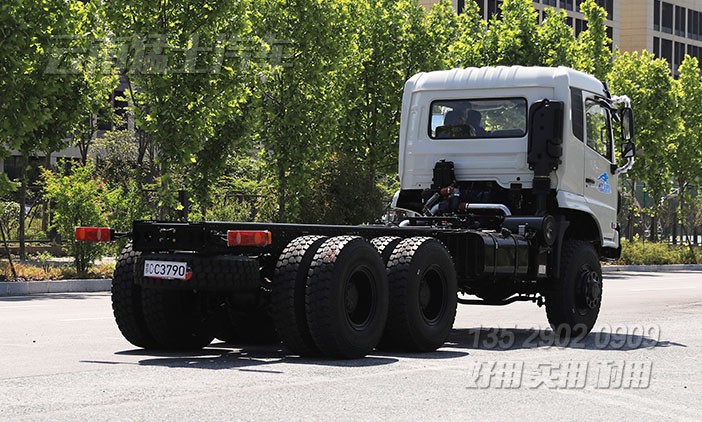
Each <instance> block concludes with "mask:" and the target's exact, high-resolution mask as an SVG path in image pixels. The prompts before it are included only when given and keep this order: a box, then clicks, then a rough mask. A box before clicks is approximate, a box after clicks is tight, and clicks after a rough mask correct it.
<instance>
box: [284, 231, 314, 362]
mask: <svg viewBox="0 0 702 422" xmlns="http://www.w3.org/2000/svg"><path fill="white" fill-rule="evenodd" d="M326 240H327V238H326V237H325V236H302V237H298V238H297V239H294V240H293V241H292V242H290V243H289V244H288V245H287V246H286V247H285V249H284V250H283V252H282V253H281V254H280V258H279V259H278V262H277V264H276V269H275V275H274V277H273V285H272V295H271V307H272V317H273V322H274V324H275V327H276V330H277V331H278V335H279V336H280V338H281V340H282V341H283V346H285V348H286V349H287V350H288V351H290V352H292V353H294V354H297V355H300V356H318V355H320V351H319V348H317V345H316V344H315V343H314V340H313V339H312V335H311V334H310V329H309V326H308V325H307V314H306V312H305V284H306V282H307V273H308V271H309V269H310V265H311V264H312V260H313V258H314V256H315V253H317V248H319V246H320V245H321V244H322V243H324V241H326Z"/></svg>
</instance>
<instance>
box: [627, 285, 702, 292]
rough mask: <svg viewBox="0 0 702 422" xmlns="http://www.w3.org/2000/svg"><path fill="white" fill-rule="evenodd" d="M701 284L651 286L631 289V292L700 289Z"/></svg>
mask: <svg viewBox="0 0 702 422" xmlns="http://www.w3.org/2000/svg"><path fill="white" fill-rule="evenodd" d="M698 288H699V286H685V287H649V288H647V289H631V290H628V291H630V292H662V291H669V290H692V289H698Z"/></svg>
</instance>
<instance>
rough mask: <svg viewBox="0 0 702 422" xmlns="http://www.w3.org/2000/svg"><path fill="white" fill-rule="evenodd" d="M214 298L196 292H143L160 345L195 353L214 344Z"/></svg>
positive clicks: (151, 327)
mask: <svg viewBox="0 0 702 422" xmlns="http://www.w3.org/2000/svg"><path fill="white" fill-rule="evenodd" d="M210 297H211V296H208V293H203V292H195V291H182V290H163V289H153V288H147V289H143V290H142V303H143V307H144V319H145V320H146V326H147V327H148V328H149V332H150V333H151V335H152V336H153V338H154V339H156V341H157V342H158V344H159V346H160V347H161V348H163V349H167V350H191V349H200V348H202V347H204V346H207V345H208V344H210V342H211V341H212V340H213V339H214V337H215V335H214V327H215V324H214V323H213V321H211V318H209V315H210V314H209V311H210V309H211V301H210V300H209V299H210Z"/></svg>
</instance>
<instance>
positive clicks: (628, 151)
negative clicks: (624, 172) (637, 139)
mask: <svg viewBox="0 0 702 422" xmlns="http://www.w3.org/2000/svg"><path fill="white" fill-rule="evenodd" d="M635 155H636V144H634V143H633V142H631V141H629V142H625V143H624V144H623V145H622V157H624V158H627V159H629V158H634V156H635Z"/></svg>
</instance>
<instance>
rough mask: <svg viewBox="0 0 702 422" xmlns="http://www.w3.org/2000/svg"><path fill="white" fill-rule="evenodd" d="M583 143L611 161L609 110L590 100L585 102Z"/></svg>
mask: <svg viewBox="0 0 702 422" xmlns="http://www.w3.org/2000/svg"><path fill="white" fill-rule="evenodd" d="M585 142H586V144H587V146H589V147H590V148H592V149H593V150H595V151H596V152H597V153H599V154H600V155H601V156H603V157H604V158H606V159H607V160H610V161H611V157H612V129H611V127H610V122H609V110H607V109H606V108H604V107H602V106H601V105H600V104H599V103H597V102H596V101H592V100H587V101H585Z"/></svg>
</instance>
